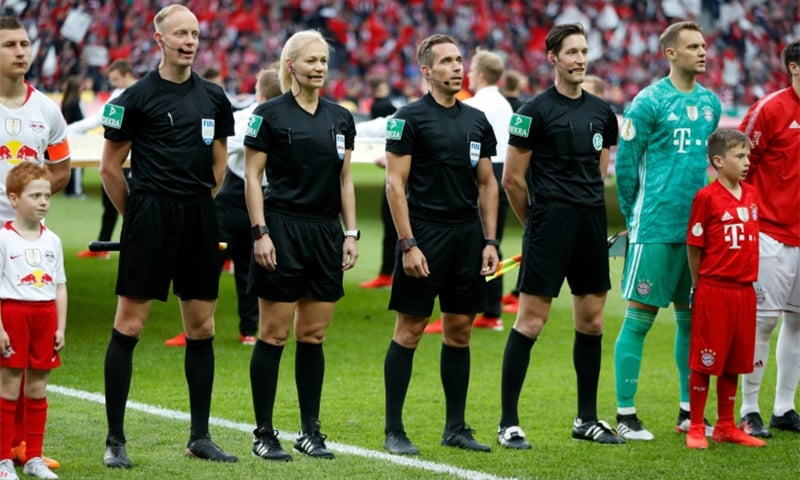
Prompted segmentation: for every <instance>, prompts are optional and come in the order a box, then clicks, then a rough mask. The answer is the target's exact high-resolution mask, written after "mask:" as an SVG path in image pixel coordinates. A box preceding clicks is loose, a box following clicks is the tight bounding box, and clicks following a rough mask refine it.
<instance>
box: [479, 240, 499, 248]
mask: <svg viewBox="0 0 800 480" xmlns="http://www.w3.org/2000/svg"><path fill="white" fill-rule="evenodd" d="M483 244H484V245H491V246H493V247H494V248H500V242H499V241H498V240H491V239H488V238H484V239H483Z"/></svg>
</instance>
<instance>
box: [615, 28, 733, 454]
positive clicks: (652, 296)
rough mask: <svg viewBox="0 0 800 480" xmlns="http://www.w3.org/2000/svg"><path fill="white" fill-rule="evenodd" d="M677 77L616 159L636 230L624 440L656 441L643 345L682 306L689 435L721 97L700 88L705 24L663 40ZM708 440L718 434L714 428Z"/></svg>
mask: <svg viewBox="0 0 800 480" xmlns="http://www.w3.org/2000/svg"><path fill="white" fill-rule="evenodd" d="M660 41H661V50H662V52H663V53H664V56H665V57H666V59H667V60H668V61H669V65H670V72H669V75H668V76H667V77H665V78H662V79H661V80H659V81H657V82H655V83H654V84H652V85H650V86H648V87H647V88H645V89H644V90H642V91H641V92H639V94H637V95H636V97H635V98H634V99H633V102H632V103H631V105H630V106H629V107H628V108H627V109H626V110H625V113H624V115H623V120H622V126H621V128H620V142H619V150H618V153H617V159H616V175H617V195H618V197H619V206H620V210H621V211H622V214H623V215H624V217H625V221H626V224H627V227H628V235H629V247H628V252H627V256H626V259H625V269H624V273H623V278H622V296H623V298H624V299H626V300H627V301H628V305H627V308H626V311H625V321H624V323H623V325H622V329H621V330H620V333H619V336H618V337H617V341H616V346H615V350H614V370H615V379H616V391H617V423H618V425H617V432H618V433H619V434H620V435H621V436H622V437H623V438H625V439H627V440H652V439H653V434H652V433H650V432H649V431H648V430H646V429H645V428H644V427H643V426H642V422H641V421H640V419H639V417H638V415H637V412H636V407H635V405H634V397H635V395H636V388H637V386H638V382H639V369H640V366H641V363H642V351H643V347H644V339H645V336H646V335H647V332H648V331H649V330H650V328H651V327H652V325H653V322H654V320H655V317H656V314H657V313H658V309H659V308H663V307H667V306H669V304H670V303H672V304H673V305H674V309H675V320H676V322H677V330H676V334H675V361H676V363H677V366H678V376H679V381H678V383H679V385H680V412H679V415H678V422H677V425H676V427H675V428H676V430H678V431H682V432H685V431H687V430H688V427H689V364H688V354H689V334H690V328H691V327H690V325H691V311H690V309H689V304H690V298H689V297H690V295H689V292H690V289H691V286H692V283H691V276H690V274H689V265H688V261H687V256H686V231H687V230H686V229H687V223H688V221H689V213H690V210H691V206H692V199H693V198H694V195H695V193H696V192H697V191H698V190H699V189H700V188H702V187H703V186H705V185H706V183H707V175H706V169H707V167H708V162H707V160H706V139H707V138H708V136H709V135H710V134H711V133H712V132H713V131H714V130H716V129H717V125H718V124H719V117H720V111H721V104H720V101H719V98H717V96H716V95H714V94H713V93H712V92H711V91H709V90H708V89H706V88H704V87H703V86H701V85H700V84H698V83H697V82H696V81H695V77H696V76H697V75H698V74H700V73H703V72H705V70H706V51H705V47H706V44H705V40H704V39H703V35H702V33H701V31H700V27H699V25H697V24H696V23H694V22H679V23H675V24H672V25H670V26H669V27H668V28H667V29H666V30H665V31H664V33H663V34H662V35H661V39H660ZM707 430H709V431H708V432H707V434H708V435H710V433H711V432H710V427H708V429H707Z"/></svg>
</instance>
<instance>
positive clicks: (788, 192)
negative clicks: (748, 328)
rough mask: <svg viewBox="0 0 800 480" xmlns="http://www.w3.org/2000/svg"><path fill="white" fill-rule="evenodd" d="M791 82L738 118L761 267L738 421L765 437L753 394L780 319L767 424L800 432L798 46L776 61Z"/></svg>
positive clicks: (798, 43) (799, 43) (796, 43)
mask: <svg viewBox="0 0 800 480" xmlns="http://www.w3.org/2000/svg"><path fill="white" fill-rule="evenodd" d="M781 57H782V58H783V64H784V66H785V67H786V70H787V72H788V73H789V76H790V77H791V83H790V85H789V86H788V87H786V88H782V89H780V90H778V91H777V92H774V93H772V94H770V95H767V96H766V97H764V98H763V99H761V100H760V101H758V102H757V103H756V104H754V105H753V106H752V107H751V108H750V110H749V111H748V112H747V115H745V117H744V118H743V119H742V123H741V124H740V125H739V129H740V130H742V131H743V132H744V133H745V134H747V136H748V137H750V141H751V143H752V145H753V150H752V151H751V153H750V161H751V165H750V170H749V171H748V172H747V181H748V182H749V183H751V184H752V185H753V186H755V187H756V189H757V190H758V192H759V194H760V198H761V207H760V208H759V212H758V217H759V222H760V226H761V233H760V244H759V248H760V252H761V253H760V263H759V266H758V268H759V270H758V281H757V282H756V289H757V291H758V298H759V302H758V317H757V319H756V325H757V334H756V347H755V348H756V350H755V360H754V362H753V367H754V368H753V373H749V374H746V375H743V377H742V405H741V415H742V420H741V422H740V424H741V426H742V428H743V429H744V430H745V431H746V432H748V433H749V434H751V435H754V436H758V437H765V438H768V437H770V436H771V433H770V432H769V430H767V429H766V428H765V427H764V426H763V425H764V424H763V421H762V419H761V414H760V413H759V412H760V409H759V406H758V392H759V388H760V386H761V381H762V379H763V377H764V370H765V369H766V367H767V359H768V358H769V350H770V337H771V336H772V331H773V330H774V329H775V326H776V325H777V323H778V316H779V315H780V314H781V312H782V313H783V324H782V325H781V329H780V333H779V334H778V346H777V350H776V352H775V357H776V360H777V363H778V379H777V385H776V386H775V402H774V406H773V409H772V417H771V418H770V422H769V425H770V427H772V428H777V429H780V430H788V431H791V432H796V433H800V415H798V413H797V410H796V409H795V403H794V398H795V395H796V393H797V384H798V381H800V208H798V205H800V162H798V152H800V40H795V41H793V42H791V43H790V44H789V45H787V46H786V48H785V49H784V50H783V53H782V55H781Z"/></svg>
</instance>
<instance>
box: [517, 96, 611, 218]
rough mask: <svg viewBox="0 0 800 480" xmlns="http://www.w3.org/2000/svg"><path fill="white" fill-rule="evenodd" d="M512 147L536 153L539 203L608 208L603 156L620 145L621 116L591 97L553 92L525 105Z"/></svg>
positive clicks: (533, 167) (532, 175)
mask: <svg viewBox="0 0 800 480" xmlns="http://www.w3.org/2000/svg"><path fill="white" fill-rule="evenodd" d="M509 133H510V138H509V140H508V144H509V145H513V146H515V147H519V148H524V149H527V150H532V155H531V163H530V172H529V173H530V180H531V182H532V183H531V185H532V188H533V191H532V192H531V194H532V197H534V198H535V201H541V200H560V201H565V202H569V203H572V204H575V205H582V206H602V205H605V196H604V186H603V179H602V178H601V177H600V151H601V150H602V149H603V148H609V147H611V146H612V145H616V143H617V133H618V127H617V117H616V116H615V115H614V112H613V111H612V110H611V107H610V106H609V105H608V103H607V102H606V101H605V100H603V99H601V98H599V97H596V96H594V95H592V94H590V93H587V92H583V95H581V97H580V98H577V99H572V98H568V97H565V96H563V95H561V94H560V93H558V91H556V89H555V87H550V88H548V89H547V90H545V91H544V92H542V93H541V94H539V95H537V96H536V97H534V98H533V99H531V100H530V101H528V102H527V103H525V104H524V105H523V106H522V107H520V109H519V110H517V113H515V114H514V116H512V117H511V125H510V126H509Z"/></svg>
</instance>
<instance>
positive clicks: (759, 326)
mask: <svg viewBox="0 0 800 480" xmlns="http://www.w3.org/2000/svg"><path fill="white" fill-rule="evenodd" d="M798 261H800V260H797V259H795V260H794V262H795V263H796V262H798ZM793 269H797V266H796V265H795V264H793V263H792V259H791V258H790V256H789V252H788V250H786V247H785V246H784V245H783V244H781V243H780V242H778V241H777V240H775V239H774V238H772V237H770V236H769V235H766V234H765V233H763V232H762V233H760V234H759V263H758V281H756V283H755V289H756V295H757V300H758V305H757V308H758V310H757V316H756V338H755V354H754V356H753V371H752V372H751V373H747V374H744V375H742V405H741V407H740V409H739V413H740V415H741V421H740V426H741V428H742V429H743V430H744V431H745V432H747V433H749V434H750V435H753V436H758V437H762V438H769V437H771V436H772V434H771V433H770V431H769V430H768V429H767V428H766V427H765V426H764V422H763V419H762V417H761V413H760V411H761V409H760V406H759V401H758V400H759V393H760V390H761V382H762V380H763V378H764V372H765V371H766V368H767V362H768V360H769V356H770V355H769V352H770V344H771V339H772V332H773V331H774V330H775V327H776V326H777V325H778V320H779V317H780V314H781V311H782V310H783V309H784V307H785V306H786V301H787V299H788V298H789V297H788V295H789V292H790V289H791V286H792V283H793V282H792V270H793ZM773 413H774V412H773Z"/></svg>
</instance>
